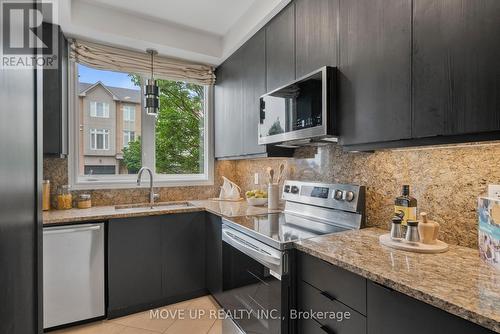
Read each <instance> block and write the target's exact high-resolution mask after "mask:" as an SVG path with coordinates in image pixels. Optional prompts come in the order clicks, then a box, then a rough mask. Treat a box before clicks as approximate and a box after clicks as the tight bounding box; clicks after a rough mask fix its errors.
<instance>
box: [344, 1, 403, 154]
mask: <svg viewBox="0 0 500 334" xmlns="http://www.w3.org/2000/svg"><path fill="white" fill-rule="evenodd" d="M411 12H412V8H411V0H340V25H339V26H340V66H339V87H340V96H339V117H340V119H339V121H340V136H341V138H340V141H341V144H343V145H356V144H363V143H371V142H381V141H393V140H400V139H408V138H410V137H411V19H412V13H411Z"/></svg>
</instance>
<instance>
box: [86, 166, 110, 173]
mask: <svg viewBox="0 0 500 334" xmlns="http://www.w3.org/2000/svg"><path fill="white" fill-rule="evenodd" d="M115 169H116V167H115V166H113V165H111V166H107V165H102V166H99V165H97V166H92V165H86V166H85V175H113V174H115Z"/></svg>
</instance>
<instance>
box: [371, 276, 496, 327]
mask: <svg viewBox="0 0 500 334" xmlns="http://www.w3.org/2000/svg"><path fill="white" fill-rule="evenodd" d="M367 302H368V304H367V305H368V310H367V313H368V314H367V315H368V316H367V320H368V334H400V333H405V334H424V333H425V334H443V333H460V334H492V333H493V332H492V331H490V330H488V329H486V328H484V327H481V326H478V325H476V324H474V323H472V322H469V321H467V320H464V319H462V318H459V317H457V316H455V315H452V314H450V313H448V312H445V311H443V310H440V309H438V308H436V307H434V306H431V305H429V304H426V303H423V302H421V301H418V300H416V299H414V298H411V297H409V296H407V295H405V294H402V293H399V292H397V291H394V290H391V289H388V288H386V287H384V286H381V285H379V284H376V283H374V282H371V281H368V287H367Z"/></svg>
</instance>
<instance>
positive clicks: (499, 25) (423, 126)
mask: <svg viewBox="0 0 500 334" xmlns="http://www.w3.org/2000/svg"><path fill="white" fill-rule="evenodd" d="M413 3H414V9H413V15H414V18H413V34H414V35H413V134H414V137H428V136H436V135H457V134H470V133H480V132H487V131H498V130H500V98H499V96H500V61H499V59H500V42H499V36H500V1H498V0H440V1H433V0H414V1H413Z"/></svg>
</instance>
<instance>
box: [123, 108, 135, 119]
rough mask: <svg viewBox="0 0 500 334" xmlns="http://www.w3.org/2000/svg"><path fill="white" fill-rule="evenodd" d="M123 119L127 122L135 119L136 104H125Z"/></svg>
mask: <svg viewBox="0 0 500 334" xmlns="http://www.w3.org/2000/svg"><path fill="white" fill-rule="evenodd" d="M123 120H124V121H125V122H134V121H135V106H123Z"/></svg>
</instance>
